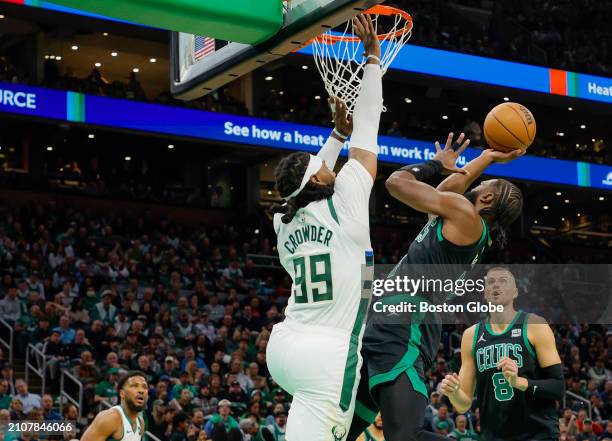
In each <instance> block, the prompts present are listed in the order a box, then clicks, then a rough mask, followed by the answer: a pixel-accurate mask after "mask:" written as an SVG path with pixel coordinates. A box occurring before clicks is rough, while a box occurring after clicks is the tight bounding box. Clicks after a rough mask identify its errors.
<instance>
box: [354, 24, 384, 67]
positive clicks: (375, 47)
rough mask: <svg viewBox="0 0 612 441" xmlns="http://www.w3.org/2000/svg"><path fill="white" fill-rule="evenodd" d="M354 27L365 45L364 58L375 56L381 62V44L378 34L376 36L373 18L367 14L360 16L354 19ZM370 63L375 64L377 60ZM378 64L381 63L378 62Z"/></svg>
mask: <svg viewBox="0 0 612 441" xmlns="http://www.w3.org/2000/svg"><path fill="white" fill-rule="evenodd" d="M353 26H354V28H355V33H356V34H357V36H358V37H359V38H360V39H361V42H362V43H363V48H364V50H365V54H364V56H365V57H367V56H368V55H374V56H376V57H378V59H379V60H380V42H379V41H378V34H376V29H375V28H374V23H373V22H372V18H371V17H370V16H369V15H367V14H360V15H358V16H357V17H355V18H354V19H353ZM368 62H375V60H371V59H370V60H368ZM376 64H379V63H378V62H376Z"/></svg>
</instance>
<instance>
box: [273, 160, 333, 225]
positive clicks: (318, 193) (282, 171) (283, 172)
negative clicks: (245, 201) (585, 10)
mask: <svg viewBox="0 0 612 441" xmlns="http://www.w3.org/2000/svg"><path fill="white" fill-rule="evenodd" d="M309 161H310V154H308V153H306V152H296V153H292V154H290V155H289V156H286V157H284V158H283V159H281V161H280V162H279V163H278V165H277V166H276V170H275V171H274V178H275V180H276V189H277V190H278V192H279V193H280V195H281V197H287V196H288V195H290V194H291V193H293V192H294V191H295V190H296V189H297V188H299V186H300V184H301V183H302V178H303V176H304V173H306V169H307V168H308V163H309ZM333 194H334V187H333V185H321V184H315V183H314V182H311V181H309V182H308V183H307V184H306V186H305V187H304V188H303V189H302V191H301V192H300V193H299V194H298V195H297V196H295V197H294V198H291V199H289V200H288V201H287V203H285V204H282V205H278V204H277V205H274V206H273V207H272V208H271V212H272V213H283V216H282V218H281V220H282V221H283V223H284V224H288V223H289V222H291V221H292V220H293V218H294V217H295V214H296V213H297V211H298V210H299V209H300V208H303V207H305V206H306V205H308V204H309V203H311V202H315V201H320V200H321V199H327V198H329V197H331V196H332V195H333Z"/></svg>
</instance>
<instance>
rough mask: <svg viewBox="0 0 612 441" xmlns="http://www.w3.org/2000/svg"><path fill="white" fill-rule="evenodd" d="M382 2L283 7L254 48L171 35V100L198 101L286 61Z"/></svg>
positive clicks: (294, 2)
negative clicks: (277, 25)
mask: <svg viewBox="0 0 612 441" xmlns="http://www.w3.org/2000/svg"><path fill="white" fill-rule="evenodd" d="M279 1H280V0H279ZM382 2H383V0H288V1H285V2H283V3H284V20H283V25H282V27H281V29H280V30H279V32H278V33H277V34H275V35H274V36H272V37H271V38H269V39H267V40H265V41H263V42H261V43H259V44H257V45H249V44H242V43H235V42H226V41H220V40H215V39H214V38H209V37H207V36H205V35H201V36H200V35H192V34H186V33H182V32H173V33H172V39H171V59H170V66H171V79H170V91H171V93H172V95H173V96H174V97H176V98H179V99H182V100H193V99H196V98H199V97H201V96H203V95H206V94H207V93H209V92H211V91H213V90H215V89H218V88H219V87H221V86H223V85H225V84H227V83H229V82H230V81H232V80H235V79H236V78H238V77H240V76H242V75H244V74H246V73H248V72H251V71H253V70H255V69H257V68H258V67H260V66H263V65H265V64H267V63H269V62H271V61H274V60H277V59H279V58H282V57H284V56H286V55H287V54H289V53H291V52H293V51H295V50H297V49H299V48H300V47H302V46H303V45H304V44H305V43H307V42H308V41H309V40H311V39H312V38H314V37H316V36H318V35H320V34H322V33H323V32H325V31H327V30H328V29H331V28H334V27H335V26H337V25H339V24H341V23H343V22H346V21H348V20H350V19H351V18H352V17H354V16H355V15H357V14H358V13H360V12H362V11H365V10H366V9H369V8H371V7H372V6H375V5H377V4H380V3H382Z"/></svg>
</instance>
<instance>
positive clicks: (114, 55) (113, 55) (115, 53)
mask: <svg viewBox="0 0 612 441" xmlns="http://www.w3.org/2000/svg"><path fill="white" fill-rule="evenodd" d="M117 55H119V54H118V53H117V52H111V57H116V56H117Z"/></svg>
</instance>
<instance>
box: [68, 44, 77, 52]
mask: <svg viewBox="0 0 612 441" xmlns="http://www.w3.org/2000/svg"><path fill="white" fill-rule="evenodd" d="M70 49H72V50H73V51H78V50H79V47H78V46H77V45H76V44H75V45H74V46H72V47H71V48H70Z"/></svg>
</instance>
